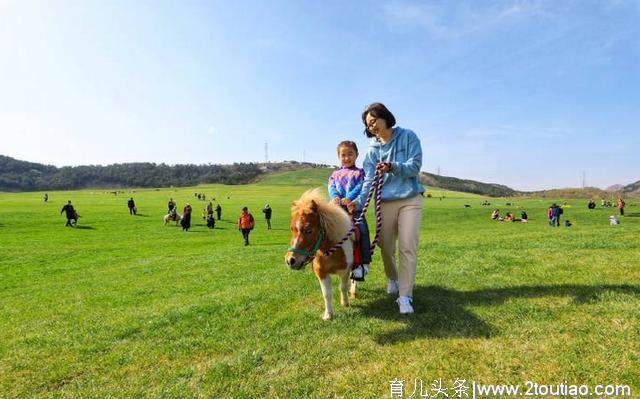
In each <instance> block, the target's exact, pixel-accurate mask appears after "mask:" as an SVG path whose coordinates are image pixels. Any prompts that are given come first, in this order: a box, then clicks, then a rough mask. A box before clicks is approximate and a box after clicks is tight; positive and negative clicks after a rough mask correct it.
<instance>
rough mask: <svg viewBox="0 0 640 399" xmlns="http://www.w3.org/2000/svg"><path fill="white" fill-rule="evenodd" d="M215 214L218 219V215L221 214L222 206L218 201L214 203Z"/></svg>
mask: <svg viewBox="0 0 640 399" xmlns="http://www.w3.org/2000/svg"><path fill="white" fill-rule="evenodd" d="M216 216H217V217H218V220H220V216H222V207H221V206H220V204H219V203H218V205H216Z"/></svg>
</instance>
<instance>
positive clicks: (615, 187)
mask: <svg viewBox="0 0 640 399" xmlns="http://www.w3.org/2000/svg"><path fill="white" fill-rule="evenodd" d="M623 188H624V185H622V184H614V185H613V186H609V187H607V188H605V189H604V191H620V190H622V189H623Z"/></svg>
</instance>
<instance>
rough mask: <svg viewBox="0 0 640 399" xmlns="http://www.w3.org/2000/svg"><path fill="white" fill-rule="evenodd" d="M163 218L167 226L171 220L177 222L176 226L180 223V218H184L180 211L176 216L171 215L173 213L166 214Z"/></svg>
mask: <svg viewBox="0 0 640 399" xmlns="http://www.w3.org/2000/svg"><path fill="white" fill-rule="evenodd" d="M162 220H164V225H165V226H166V225H167V223H169V222H176V226H177V225H178V223H179V222H180V220H182V216H180V214H179V213H176V216H175V217H173V216H171V214H170V213H169V214H166V215H164V217H163V218H162Z"/></svg>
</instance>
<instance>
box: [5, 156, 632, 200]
mask: <svg viewBox="0 0 640 399" xmlns="http://www.w3.org/2000/svg"><path fill="white" fill-rule="evenodd" d="M333 169H334V167H331V166H329V165H322V164H312V163H306V162H305V163H301V162H296V161H285V162H274V163H235V164H233V165H213V164H208V165H190V164H188V165H166V164H164V163H161V164H156V163H148V162H136V163H124V164H113V165H107V166H100V165H87V166H74V167H70V166H66V167H62V168H58V167H56V166H52V165H43V164H39V163H33V162H27V161H20V160H17V159H14V158H11V157H7V156H3V155H0V191H45V190H75V189H83V188H133V187H170V186H175V187H186V186H196V185H198V184H247V183H258V184H269V185H309V186H314V185H318V184H320V185H322V184H324V182H326V179H327V178H328V176H329V175H330V174H331V171H332V170H333ZM420 180H421V182H422V184H425V185H427V186H430V187H435V188H440V189H443V190H448V191H457V192H463V193H472V194H478V195H483V196H489V197H512V196H536V197H543V198H552V197H553V198H601V197H602V198H605V197H608V196H610V195H611V193H610V192H607V191H604V190H600V189H598V188H592V187H588V188H585V189H580V188H575V189H574V188H567V189H556V190H545V191H532V192H525V191H516V190H514V189H512V188H510V187H507V186H504V185H501V184H494V183H482V182H478V181H474V180H465V179H459V178H456V177H450V176H440V175H435V174H432V173H427V172H421V174H420ZM318 182H320V183H318ZM619 192H620V193H622V194H623V195H625V196H640V181H637V182H635V183H633V184H629V185H627V186H624V187H622V188H621V189H620V190H619Z"/></svg>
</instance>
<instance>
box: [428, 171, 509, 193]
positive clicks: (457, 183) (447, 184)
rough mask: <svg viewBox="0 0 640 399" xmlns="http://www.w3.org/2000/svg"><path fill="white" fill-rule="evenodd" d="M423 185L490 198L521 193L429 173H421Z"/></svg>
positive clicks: (507, 188) (500, 186)
mask: <svg viewBox="0 0 640 399" xmlns="http://www.w3.org/2000/svg"><path fill="white" fill-rule="evenodd" d="M420 181H421V182H422V184H425V185H427V186H431V187H438V188H443V189H446V190H451V191H460V192H464V193H473V194H479V195H485V196H489V197H511V196H514V195H519V194H521V192H519V191H516V190H514V189H512V188H510V187H507V186H503V185H501V184H493V183H481V182H478V181H474V180H465V179H458V178H456V177H448V176H440V175H434V174H431V173H427V172H421V173H420Z"/></svg>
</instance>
